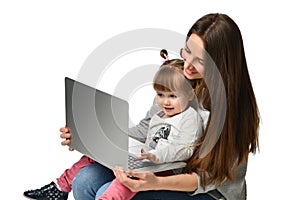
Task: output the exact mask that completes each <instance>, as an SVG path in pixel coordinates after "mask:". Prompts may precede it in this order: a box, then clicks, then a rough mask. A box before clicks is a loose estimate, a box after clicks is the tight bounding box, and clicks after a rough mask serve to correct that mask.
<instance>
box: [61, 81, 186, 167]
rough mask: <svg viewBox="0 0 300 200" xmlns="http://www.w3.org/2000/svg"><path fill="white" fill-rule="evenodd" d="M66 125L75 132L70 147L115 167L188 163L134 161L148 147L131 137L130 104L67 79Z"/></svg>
mask: <svg viewBox="0 0 300 200" xmlns="http://www.w3.org/2000/svg"><path fill="white" fill-rule="evenodd" d="M65 103H66V126H67V127H68V128H69V129H70V131H71V133H72V139H71V144H70V145H69V146H70V147H72V148H74V149H76V150H77V151H79V152H81V153H82V154H85V155H86V156H88V157H90V158H92V159H94V160H96V161H97V162H99V163H101V164H102V165H104V166H106V167H108V168H110V169H113V168H114V167H115V166H123V167H124V168H125V169H126V170H128V169H134V170H136V171H152V172H159V171H165V170H170V169H178V168H182V167H185V166H186V163H185V162H172V163H164V164H154V163H152V162H150V161H147V160H142V161H135V160H133V159H134V158H135V157H139V156H140V151H141V148H144V149H145V150H146V151H147V150H149V147H148V146H147V145H145V144H144V143H142V142H140V141H138V140H135V139H133V138H131V137H129V136H128V131H129V127H128V125H129V104H128V102H127V101H125V100H123V99H121V98H118V97H115V96H113V95H110V94H108V93H106V92H103V91H101V90H97V89H95V88H93V87H90V86H88V85H85V84H83V83H80V82H78V81H75V80H73V79H70V78H68V77H66V78H65Z"/></svg>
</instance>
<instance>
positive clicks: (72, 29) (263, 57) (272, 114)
mask: <svg viewBox="0 0 300 200" xmlns="http://www.w3.org/2000/svg"><path fill="white" fill-rule="evenodd" d="M210 12H221V13H226V14H228V15H229V16H231V17H232V18H233V19H234V20H235V21H236V23H237V24H238V25H239V27H240V29H241V32H242V34H243V38H244V45H245V51H246V56H247V61H248V66H249V71H250V75H251V79H252V83H253V87H254V91H255V94H256V97H257V101H258V105H259V108H260V113H261V117H262V124H261V128H260V130H261V131H260V147H261V148H260V153H258V154H256V155H255V156H250V159H249V165H248V173H247V183H248V199H250V200H256V199H292V198H293V199H295V198H298V192H297V191H298V190H299V188H298V187H299V184H298V180H299V178H300V176H299V172H298V169H299V168H300V165H299V164H298V163H299V162H298V163H296V161H297V158H298V157H299V155H298V154H299V150H298V143H299V139H300V138H299V133H300V131H299V126H298V124H299V112H300V109H299V102H300V98H299V95H297V93H299V89H298V87H299V85H300V83H299V79H298V72H299V70H298V68H299V67H300V66H299V62H298V60H299V55H298V54H299V50H298V47H299V44H300V43H299V35H300V31H299V28H298V24H299V22H298V21H297V19H299V18H300V16H299V9H297V6H296V3H291V2H290V1H280V2H278V3H275V2H273V1H270V2H269V3H267V2H265V1H257V2H256V3H255V2H254V1H251V3H240V2H238V1H208V0H206V1H199V0H197V1H182V2H181V3H178V2H176V1H170V2H165V1H137V0H136V1H105V3H104V1H103V2H101V1H74V0H72V1H61V0H60V1H57V0H53V1H38V0H37V1H32V0H29V1H14V0H12V1H7V2H6V3H5V2H4V1H1V3H0V68H1V72H0V75H1V78H0V88H1V90H0V92H1V98H0V102H1V103H0V120H1V122H0V123H1V126H0V134H1V140H0V141H1V145H0V148H1V149H0V150H1V151H0V152H1V169H0V173H1V174H0V177H1V183H2V184H1V185H2V186H1V190H0V191H1V192H0V193H1V194H0V196H1V197H0V198H1V199H24V197H23V196H22V193H23V191H24V190H27V189H34V188H38V187H41V186H43V185H44V184H47V183H49V182H50V181H51V180H53V179H55V178H56V177H58V176H59V175H60V174H61V173H62V172H63V171H64V169H66V168H68V167H69V166H71V164H72V163H74V162H75V161H76V160H77V159H78V158H79V157H80V154H78V153H76V152H69V151H68V150H67V148H65V147H62V146H61V145H60V142H61V139H60V138H59V131H58V130H59V128H60V127H62V126H64V123H65V112H64V77H65V76H69V77H72V78H76V77H77V75H78V72H79V70H80V68H81V66H82V64H83V62H84V61H85V59H86V58H87V57H88V55H89V54H90V53H91V52H92V51H93V50H94V49H95V48H96V47H98V46H99V45H101V43H103V42H104V41H106V40H108V39H110V38H111V37H112V36H115V35H117V34H120V33H122V32H125V31H130V30H133V29H138V28H164V29H169V30H173V31H176V32H179V33H182V34H184V35H185V34H186V33H187V31H188V29H189V28H190V26H191V25H192V24H193V23H194V22H195V21H196V20H197V19H198V18H200V17H201V16H203V15H205V14H207V13H210ZM141 37H142V36H141ZM159 39H161V40H163V38H159ZM174 42H176V41H174ZM120 45H122V44H120ZM143 59H145V64H147V63H153V59H156V58H154V57H151V59H152V61H151V62H150V61H147V60H146V58H142V60H143ZM160 60H161V58H160V57H159V56H157V61H158V63H159V62H160ZM128 64H134V63H133V61H130V63H128ZM111 78H112V80H113V78H114V77H113V75H112V77H111ZM115 81H118V80H115ZM148 91H151V90H149V88H148ZM149 93H151V92H146V93H144V92H143V91H138V92H137V94H136V95H135V96H134V98H132V99H134V100H135V101H136V102H140V103H143V102H144V99H145V100H146V99H151V100H152V97H153V95H152V94H151V95H149ZM145 95H148V96H149V97H148V96H145ZM147 103H149V100H148V101H146V102H145V104H147ZM137 105H138V106H137V107H138V108H137V109H136V110H140V111H142V112H139V113H137V114H136V117H140V118H141V117H142V116H143V115H144V113H145V112H146V110H147V108H148V106H140V105H143V104H137ZM3 186H4V187H3ZM70 199H73V197H72V195H71V196H70Z"/></svg>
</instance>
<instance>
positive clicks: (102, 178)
mask: <svg viewBox="0 0 300 200" xmlns="http://www.w3.org/2000/svg"><path fill="white" fill-rule="evenodd" d="M114 178H115V176H114V174H113V172H112V170H110V169H108V168H106V167H104V166H103V165H101V164H99V163H96V162H95V163H93V164H90V165H88V166H86V167H84V168H82V169H81V170H80V171H79V172H78V174H77V175H76V176H75V178H74V180H73V195H74V198H75V199H84V200H94V199H95V196H96V192H97V191H98V189H99V188H100V187H101V186H102V185H103V184H105V183H107V182H110V181H112V180H113V179H114Z"/></svg>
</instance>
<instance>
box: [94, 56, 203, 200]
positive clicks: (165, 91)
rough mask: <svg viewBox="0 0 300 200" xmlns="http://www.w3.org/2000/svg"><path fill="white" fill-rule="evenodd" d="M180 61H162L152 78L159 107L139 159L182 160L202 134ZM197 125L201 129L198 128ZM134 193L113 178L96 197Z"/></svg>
mask: <svg viewBox="0 0 300 200" xmlns="http://www.w3.org/2000/svg"><path fill="white" fill-rule="evenodd" d="M182 66H183V62H182V61H181V60H178V59H175V60H172V61H171V62H169V64H167V65H166V64H164V65H163V66H162V67H161V68H160V69H159V70H158V72H157V73H156V75H155V76H154V79H153V88H154V90H155V91H156V94H157V95H156V104H157V105H158V106H159V107H160V108H161V111H159V112H157V113H156V114H155V115H154V116H153V117H152V118H151V120H150V124H149V130H148V133H147V138H146V142H145V143H146V144H147V145H148V146H149V147H150V148H152V150H150V151H149V152H145V151H144V150H143V149H142V150H141V152H142V153H141V154H142V156H141V157H140V158H139V159H149V160H150V161H152V162H154V163H164V162H174V161H184V160H187V159H189V158H190V157H191V156H192V154H193V152H194V142H196V141H197V140H198V138H199V136H200V133H202V128H201V123H200V116H199V115H198V113H197V111H196V110H195V109H194V108H192V107H191V106H190V101H192V100H193V99H194V96H195V95H194V91H193V88H192V87H191V84H190V82H189V81H188V80H187V79H186V78H185V77H184V75H183V71H182V69H180V67H182ZM198 128H200V130H198ZM171 174H173V173H172V172H170V171H167V172H162V173H156V175H157V176H163V175H171ZM135 194H136V193H135V192H132V191H130V190H129V189H128V188H127V187H125V186H123V185H122V184H120V183H119V181H118V180H117V179H115V180H114V181H113V182H112V184H111V185H110V187H109V188H108V189H107V190H106V191H105V193H104V194H103V195H102V196H101V197H99V198H98V200H103V199H107V200H111V199H114V200H126V199H128V200H129V199H131V198H132V197H133V196H134V195H135Z"/></svg>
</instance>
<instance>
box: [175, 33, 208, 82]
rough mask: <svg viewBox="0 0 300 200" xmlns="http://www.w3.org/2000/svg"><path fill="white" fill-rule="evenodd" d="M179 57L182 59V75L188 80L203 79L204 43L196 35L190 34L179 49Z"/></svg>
mask: <svg viewBox="0 0 300 200" xmlns="http://www.w3.org/2000/svg"><path fill="white" fill-rule="evenodd" d="M180 54H181V57H182V58H183V59H184V70H183V73H184V75H185V76H186V78H188V79H190V80H194V79H200V78H203V74H204V69H205V67H204V55H205V49H204V43H203V40H202V39H201V38H200V37H199V36H198V35H196V34H194V33H193V34H192V35H191V36H190V37H189V39H188V40H187V42H186V43H185V46H184V47H183V48H182V49H181V52H180Z"/></svg>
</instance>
